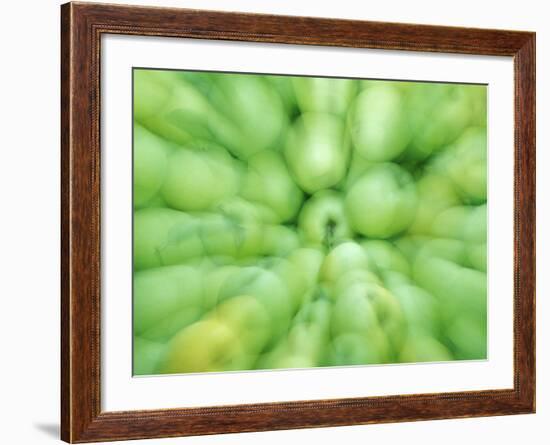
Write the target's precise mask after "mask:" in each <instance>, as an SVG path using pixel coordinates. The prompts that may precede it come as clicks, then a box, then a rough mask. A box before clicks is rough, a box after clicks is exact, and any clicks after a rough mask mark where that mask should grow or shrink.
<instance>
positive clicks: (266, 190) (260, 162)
mask: <svg viewBox="0 0 550 445" xmlns="http://www.w3.org/2000/svg"><path fill="white" fill-rule="evenodd" d="M241 193H242V195H243V197H244V198H246V199H247V200H249V201H252V202H256V203H259V204H261V205H264V206H266V207H267V208H269V209H271V210H272V211H273V212H274V213H275V215H276V216H277V222H286V221H289V220H292V219H293V218H294V217H295V216H296V214H297V213H298V209H299V208H300V206H301V204H302V200H303V193H302V191H301V190H300V189H299V188H298V186H297V185H296V184H295V183H294V181H293V179H292V178H291V176H290V175H289V173H288V171H287V169H286V166H285V164H284V162H283V160H282V159H281V157H280V156H279V155H278V154H277V153H275V152H272V151H263V152H261V153H258V154H256V155H254V156H252V157H251V158H250V159H249V160H248V168H247V170H246V173H245V179H244V184H243V190H242V192H241Z"/></svg>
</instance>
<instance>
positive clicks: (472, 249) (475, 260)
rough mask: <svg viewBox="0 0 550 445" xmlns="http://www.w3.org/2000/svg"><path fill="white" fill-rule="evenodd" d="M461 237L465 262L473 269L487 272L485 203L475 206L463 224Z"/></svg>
mask: <svg viewBox="0 0 550 445" xmlns="http://www.w3.org/2000/svg"><path fill="white" fill-rule="evenodd" d="M463 239H464V243H465V249H466V257H467V264H468V265H469V266H470V267H473V268H474V269H477V270H479V271H482V272H487V205H486V204H484V205H480V206H478V207H475V208H473V209H472V211H471V212H470V214H469V216H468V217H467V219H466V224H465V226H464V233H463Z"/></svg>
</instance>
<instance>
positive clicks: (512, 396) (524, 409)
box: [61, 3, 535, 443]
mask: <svg viewBox="0 0 550 445" xmlns="http://www.w3.org/2000/svg"><path fill="white" fill-rule="evenodd" d="M105 33H109V34H132V35H148V36H151V35H154V36H170V37H185V38H195V39H220V40H240V41H249V42H276V43H287V44H303V45H325V46H341V47H356V48H381V49H393V50H410V51H432V52H448V53H462V54H480V55H498V56H512V57H513V59H514V70H515V173H514V175H515V176H514V177H515V192H514V193H515V215H514V225H515V237H514V238H515V239H514V246H515V249H514V250H515V251H514V339H515V343H514V388H513V389H495V390H487V391H475V392H455V393H437V394H418V395H403V396H388V397H367V398H349V399H331V400H315V401H300V402H287V403H265V404H253V405H236V406H230V407H220V406H213V407H208V408H182V409H168V410H152V411H128V412H102V411H101V404H100V357H101V351H100V336H101V332H100V316H99V314H100V301H101V299H100V267H101V262H100V230H101V227H100V199H101V197H100V180H101V178H100V142H99V131H100V121H99V114H100V78H99V73H100V51H101V45H100V38H101V35H102V34H105ZM61 36H62V39H61V40H62V42H61V110H62V112H61V171H62V176H61V200H62V208H61V234H62V243H61V314H62V316H61V333H62V338H61V438H62V439H63V440H65V441H67V442H71V443H73V442H94V441H105V440H121V439H139V438H152V437H174V436H185V435H199V434H215V433H230V432H244V431H264V430H280V429H289V428H307V427H322V426H338V425H352V424H367V423H377V422H402V421H412V420H426V419H442V418H458V417H474V416H493V415H507V414H519V413H533V412H535V34H534V33H530V32H518V31H502V30H488V29H468V28H454V27H440V26H425V25H409V24H394V23H392V24H390V23H380V22H363V21H351V20H333V19H321V18H307V17H288V16H271V15H256V14H242V13H222V12H213V11H197V10H186V9H171V8H149V7H134V6H118V5H106V4H92V3H68V4H65V5H63V6H62V7H61ZM503 254H506V253H505V252H503ZM510 254H512V252H510Z"/></svg>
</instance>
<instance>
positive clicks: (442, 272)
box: [413, 255, 487, 359]
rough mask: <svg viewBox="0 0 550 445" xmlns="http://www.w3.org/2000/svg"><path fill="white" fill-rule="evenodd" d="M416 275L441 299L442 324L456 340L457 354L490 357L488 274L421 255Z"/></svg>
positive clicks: (420, 283)
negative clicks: (488, 341) (488, 340)
mask: <svg viewBox="0 0 550 445" xmlns="http://www.w3.org/2000/svg"><path fill="white" fill-rule="evenodd" d="M413 277H414V279H415V281H416V283H417V284H418V286H420V287H422V288H423V289H425V290H427V291H428V292H430V293H431V294H433V295H434V296H435V297H437V298H438V299H439V301H440V302H441V308H442V311H441V326H442V327H443V334H444V335H445V337H446V338H447V339H448V341H449V342H450V343H451V344H453V348H452V352H453V355H454V356H455V358H456V359H481V358H486V348H487V345H486V339H487V337H486V329H487V275H486V274H485V273H484V272H480V271H478V270H474V269H470V268H466V267H462V266H459V265H457V264H455V263H453V262H451V261H447V260H445V259H441V258H437V257H430V256H428V255H419V257H418V258H417V260H416V262H415V265H414V268H413Z"/></svg>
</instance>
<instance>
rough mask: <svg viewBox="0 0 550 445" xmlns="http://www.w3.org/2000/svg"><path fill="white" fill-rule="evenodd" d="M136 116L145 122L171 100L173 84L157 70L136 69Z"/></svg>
mask: <svg viewBox="0 0 550 445" xmlns="http://www.w3.org/2000/svg"><path fill="white" fill-rule="evenodd" d="M133 82H134V118H135V119H136V120H137V121H138V122H141V123H143V122H144V121H146V120H147V119H148V118H150V117H151V116H155V115H156V114H158V113H159V112H160V111H161V110H162V109H163V108H164V106H165V105H166V104H167V103H168V102H169V101H170V96H171V94H172V90H173V84H172V83H171V82H166V79H165V76H164V75H163V73H161V72H159V71H156V70H147V69H134V70H133Z"/></svg>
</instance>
